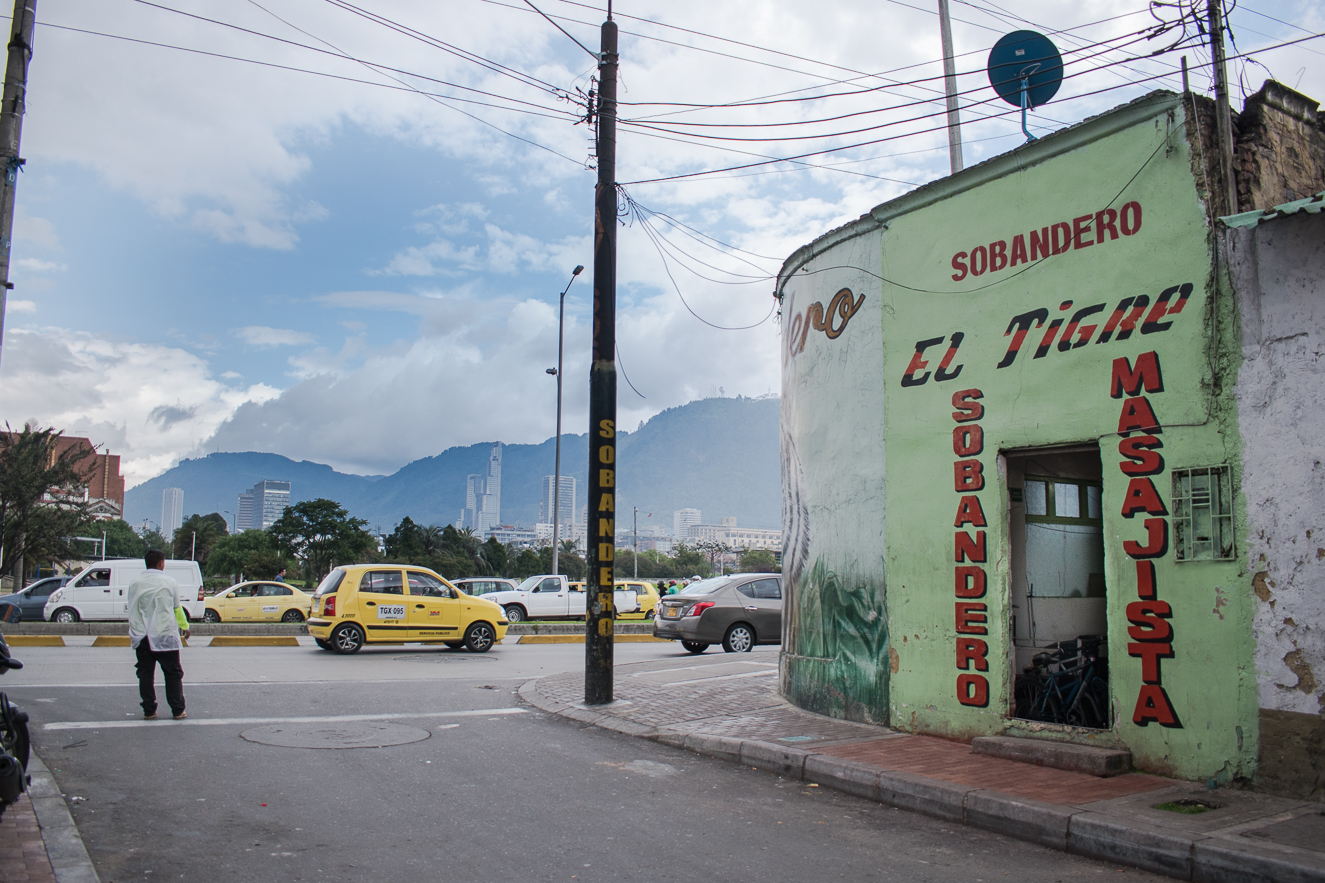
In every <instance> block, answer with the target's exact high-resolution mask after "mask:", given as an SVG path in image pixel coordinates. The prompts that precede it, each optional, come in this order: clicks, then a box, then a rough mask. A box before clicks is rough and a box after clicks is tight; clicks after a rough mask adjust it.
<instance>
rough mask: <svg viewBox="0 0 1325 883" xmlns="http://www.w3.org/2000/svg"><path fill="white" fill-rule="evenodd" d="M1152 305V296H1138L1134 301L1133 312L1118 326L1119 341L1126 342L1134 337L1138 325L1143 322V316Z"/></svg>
mask: <svg viewBox="0 0 1325 883" xmlns="http://www.w3.org/2000/svg"><path fill="white" fill-rule="evenodd" d="M1149 305H1150V295H1148V294H1138V295H1137V296H1136V298H1135V299H1134V300H1133V301H1132V312H1130V313H1128V314H1127V318H1126V319H1124V320H1123V321H1122V323H1121V324H1120V325H1119V326H1118V339H1119V340H1120V341H1121V340H1126V339H1127V338H1129V337H1131V336H1132V332H1133V331H1135V330H1136V323H1137V322H1139V321H1141V316H1142V315H1143V314H1144V313H1145V311H1146V307H1147V306H1149Z"/></svg>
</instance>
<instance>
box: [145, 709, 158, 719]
mask: <svg viewBox="0 0 1325 883" xmlns="http://www.w3.org/2000/svg"><path fill="white" fill-rule="evenodd" d="M143 720H145V721H154V720H156V712H155V711H154V712H152V713H151V714H146V713H144V714H143Z"/></svg>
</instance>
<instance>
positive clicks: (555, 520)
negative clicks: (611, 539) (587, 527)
mask: <svg viewBox="0 0 1325 883" xmlns="http://www.w3.org/2000/svg"><path fill="white" fill-rule="evenodd" d="M583 272H584V265H583V264H576V265H575V269H574V270H571V273H570V281H569V282H567V283H566V287H565V288H563V289H562V290H561V299H560V304H559V305H558V308H557V367H555V368H549V369H547V373H549V374H551V375H553V376H554V377H556V378H557V458H556V465H555V466H554V467H553V471H552V574H553V575H554V576H555V575H556V574H558V573H560V572H561V571H560V570H559V569H558V567H557V564H558V560H559V559H560V558H561V555H560V553H559V551H558V549H557V547H558V546H559V545H560V544H561V537H560V536H559V534H560V533H561V353H562V342H563V340H564V338H565V332H566V292H568V291H570V287H571V286H572V285H574V284H575V277H576V276H578V275H580V274H581V273H583ZM572 514H573V513H572Z"/></svg>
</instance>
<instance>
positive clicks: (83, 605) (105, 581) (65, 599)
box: [42, 558, 206, 622]
mask: <svg viewBox="0 0 1325 883" xmlns="http://www.w3.org/2000/svg"><path fill="white" fill-rule="evenodd" d="M146 570H147V565H146V564H145V563H144V562H143V559H141V558H115V559H111V560H109V561H98V562H96V563H95V564H90V565H88V566H87V567H84V568H83V569H82V570H81V571H79V572H78V575H77V576H75V577H74V578H73V579H71V580H69V582H68V583H67V584H66V585H65V586H64V587H63V588H59V589H56V590H55V591H54V592H52V593H51V597H50V600H48V601H47V602H46V607H45V608H44V609H43V610H42V616H43V617H45V619H46V620H47V621H48V622H78V621H79V620H83V619H100V620H106V619H112V620H114V619H118V620H128V618H129V598H128V590H129V583H131V582H133V581H134V580H136V579H137V578H138V577H140V576H142V574H143V572H144V571H146ZM166 575H167V576H173V577H174V578H175V582H177V583H179V606H181V607H183V608H184V612H185V613H187V614H188V617H189V619H194V620H201V619H202V615H203V608H204V607H205V606H206V604H205V602H204V601H203V597H202V571H200V570H199V569H198V562H197V561H167V562H166Z"/></svg>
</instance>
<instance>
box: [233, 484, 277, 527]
mask: <svg viewBox="0 0 1325 883" xmlns="http://www.w3.org/2000/svg"><path fill="white" fill-rule="evenodd" d="M289 506H290V482H288V481H273V480H271V479H263V480H262V481H260V482H258V483H257V484H255V485H253V487H252V488H250V489H249V490H247V491H245V492H244V493H242V494H240V495H239V502H238V505H237V507H236V509H235V530H236V531H242V530H266V529H267V528H269V527H271V526H272V525H273V524H275V523H276V522H277V520H278V519H279V518H280V517H281V513H283V512H284V511H285V510H286V509H287V508H289Z"/></svg>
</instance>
